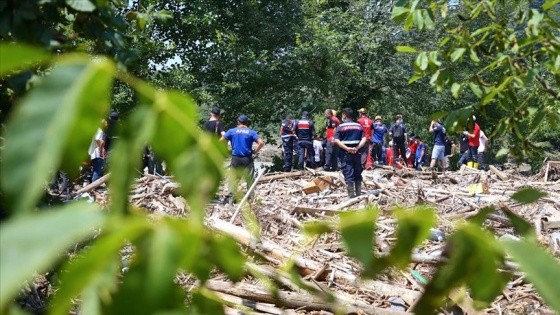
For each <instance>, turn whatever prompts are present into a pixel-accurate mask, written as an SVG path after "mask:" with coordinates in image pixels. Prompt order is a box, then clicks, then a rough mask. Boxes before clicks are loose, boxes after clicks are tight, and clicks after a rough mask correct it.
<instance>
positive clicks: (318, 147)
mask: <svg viewBox="0 0 560 315" xmlns="http://www.w3.org/2000/svg"><path fill="white" fill-rule="evenodd" d="M313 151H315V165H316V166H317V167H319V166H320V164H321V155H322V153H323V141H321V138H319V137H315V138H314V139H313Z"/></svg>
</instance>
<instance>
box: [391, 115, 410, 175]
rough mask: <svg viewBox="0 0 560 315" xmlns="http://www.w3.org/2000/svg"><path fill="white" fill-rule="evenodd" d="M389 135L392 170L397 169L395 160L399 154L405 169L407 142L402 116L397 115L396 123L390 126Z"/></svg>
mask: <svg viewBox="0 0 560 315" xmlns="http://www.w3.org/2000/svg"><path fill="white" fill-rule="evenodd" d="M389 135H391V137H392V138H393V158H394V160H393V170H395V169H396V167H397V158H398V156H399V154H400V156H401V163H403V165H405V167H406V164H405V163H406V143H407V142H408V139H407V137H408V136H407V134H406V125H405V124H404V122H403V118H402V115H397V121H396V122H395V123H394V124H392V125H391V129H390V130H389Z"/></svg>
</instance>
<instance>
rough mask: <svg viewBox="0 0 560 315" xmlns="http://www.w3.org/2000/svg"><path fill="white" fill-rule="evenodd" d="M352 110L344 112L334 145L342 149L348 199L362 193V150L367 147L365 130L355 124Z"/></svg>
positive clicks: (341, 154)
mask: <svg viewBox="0 0 560 315" xmlns="http://www.w3.org/2000/svg"><path fill="white" fill-rule="evenodd" d="M353 118H354V112H353V111H352V109H351V108H345V109H343V110H342V124H340V126H338V128H337V129H336V133H335V135H334V143H335V144H336V145H337V146H338V147H340V165H341V167H342V173H343V174H344V181H345V182H346V188H347V191H348V197H350V198H353V197H356V196H359V195H361V193H362V171H363V168H362V159H361V153H362V150H361V149H362V148H363V147H364V146H365V145H366V141H367V139H366V135H365V133H364V128H363V127H362V126H361V125H360V124H359V123H357V122H354V121H353V120H352V119H353Z"/></svg>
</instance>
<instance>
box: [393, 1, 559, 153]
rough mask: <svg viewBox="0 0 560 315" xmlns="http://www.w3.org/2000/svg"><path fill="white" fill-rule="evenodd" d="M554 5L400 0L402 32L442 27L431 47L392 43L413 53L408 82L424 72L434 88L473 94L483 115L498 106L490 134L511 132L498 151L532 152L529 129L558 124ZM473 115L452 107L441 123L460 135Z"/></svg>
mask: <svg viewBox="0 0 560 315" xmlns="http://www.w3.org/2000/svg"><path fill="white" fill-rule="evenodd" d="M559 9H560V4H559V3H558V1H555V0H547V1H544V2H543V3H542V6H540V7H539V8H534V7H532V6H529V5H528V3H527V1H499V0H490V1H461V3H460V4H453V5H452V4H450V3H449V2H446V1H420V2H419V1H399V3H398V4H397V5H395V7H394V8H393V19H394V20H395V21H396V22H398V23H402V22H404V27H405V29H407V30H408V29H412V28H416V29H418V30H423V29H433V28H434V27H435V25H436V24H437V23H441V24H443V25H444V27H446V29H447V34H446V35H447V36H446V37H444V38H443V39H441V40H440V41H439V46H438V47H435V48H434V49H433V50H425V51H419V50H418V51H417V50H416V49H414V48H412V47H406V46H403V47H398V49H397V50H398V51H401V52H406V53H415V54H417V57H416V60H415V62H414V73H415V74H414V76H413V77H412V78H411V79H410V81H409V83H412V82H415V81H416V80H419V79H422V78H426V77H429V78H430V84H431V85H432V86H433V87H434V88H435V89H436V90H437V91H439V92H442V91H444V90H449V91H450V92H451V93H452V95H453V97H455V98H459V96H460V95H461V94H471V93H472V94H474V95H475V96H476V97H477V98H478V99H479V104H477V105H476V106H474V107H473V109H474V110H478V111H480V112H481V113H482V114H487V113H491V112H495V111H496V109H499V110H501V111H503V112H504V113H505V116H504V117H502V119H500V121H499V122H498V124H497V126H496V128H495V130H494V132H493V133H492V136H503V135H506V134H511V135H513V139H514V140H515V141H514V143H513V146H511V148H508V149H505V150H503V151H501V154H505V153H508V152H509V153H511V154H513V155H514V156H515V157H524V156H532V155H534V152H535V151H538V149H536V148H535V147H534V145H533V143H531V141H530V138H529V137H530V135H531V132H528V131H527V130H536V129H538V127H539V125H541V124H542V123H543V122H547V123H548V124H550V126H556V125H558V123H559V122H560V40H559V37H558V29H559V28H560V24H559V22H560V20H559V19H558V10H559ZM459 11H461V12H462V13H458V12H459ZM434 21H435V22H434ZM459 67H460V68H461V69H463V70H464V71H457V68H459ZM489 105H492V106H489ZM471 113H472V110H471V109H468V108H465V109H462V110H458V111H455V112H451V113H450V115H449V117H448V118H447V120H446V127H447V128H448V130H453V131H457V132H460V131H461V129H462V128H463V126H464V125H465V120H466V118H467V117H469V116H470V115H471ZM446 114H447V112H444V113H443V115H438V117H443V116H444V115H446ZM436 118H437V117H436ZM527 126H530V127H531V128H527Z"/></svg>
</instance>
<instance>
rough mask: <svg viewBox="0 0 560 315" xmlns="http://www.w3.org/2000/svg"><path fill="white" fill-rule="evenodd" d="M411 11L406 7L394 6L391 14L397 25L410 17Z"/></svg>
mask: <svg viewBox="0 0 560 315" xmlns="http://www.w3.org/2000/svg"><path fill="white" fill-rule="evenodd" d="M409 11H410V10H409V9H408V8H405V7H399V6H396V5H395V6H394V7H393V11H392V12H391V17H392V18H393V20H394V21H395V22H396V23H397V24H401V23H402V22H403V21H404V19H405V18H406V17H407V16H408V13H409Z"/></svg>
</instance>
